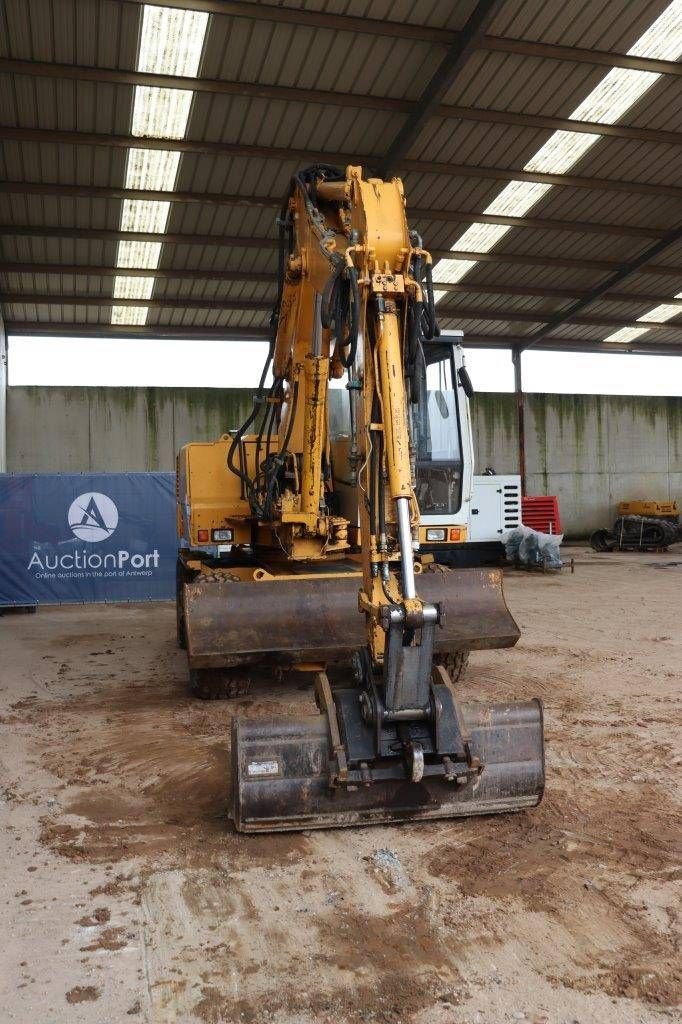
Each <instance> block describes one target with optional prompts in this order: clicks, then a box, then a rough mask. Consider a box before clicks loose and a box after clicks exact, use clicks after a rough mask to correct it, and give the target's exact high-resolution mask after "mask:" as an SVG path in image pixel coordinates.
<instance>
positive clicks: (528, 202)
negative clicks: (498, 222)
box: [483, 181, 552, 217]
mask: <svg viewBox="0 0 682 1024" xmlns="http://www.w3.org/2000/svg"><path fill="white" fill-rule="evenodd" d="M551 188H552V185H543V184H542V182H539V181H510V182H509V184H508V185H505V186H504V188H503V189H502V191H501V192H500V194H499V195H498V196H496V197H495V198H494V199H493V201H492V202H491V203H489V204H488V205H487V206H486V208H485V210H484V211H483V212H484V213H488V214H492V215H493V216H496V217H523V215H524V214H525V213H528V211H529V210H530V208H531V206H535V204H536V203H537V202H539V201H540V199H542V197H543V196H544V195H545V193H546V192H549V190H550V189H551Z"/></svg>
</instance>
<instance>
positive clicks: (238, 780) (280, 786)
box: [232, 700, 545, 832]
mask: <svg viewBox="0 0 682 1024" xmlns="http://www.w3.org/2000/svg"><path fill="white" fill-rule="evenodd" d="M461 710H462V714H463V717H464V722H465V725H466V727H467V729H468V731H469V732H470V736H471V752H472V754H473V755H474V756H475V757H478V758H480V760H481V761H482V762H483V764H484V768H483V771H482V773H481V775H479V776H478V777H477V778H476V779H475V780H474V781H470V782H468V783H466V785H464V786H458V785H457V784H456V783H454V782H447V781H446V780H445V779H443V778H433V777H431V778H426V777H425V778H424V779H422V781H421V782H411V781H408V780H407V779H404V780H401V779H390V780H386V781H376V782H373V783H372V784H371V785H369V786H360V787H359V788H357V789H355V790H349V789H348V788H346V787H344V786H338V787H336V788H334V789H331V788H330V786H329V782H328V778H329V769H330V762H331V751H330V741H329V735H328V727H327V719H326V716H324V715H321V716H317V717H310V718H299V719H263V720H248V719H241V720H240V719H235V720H234V722H233V726H232V773H233V775H232V779H233V797H234V824H235V827H236V828H237V829H238V830H239V831H240V832H282V831H295V830H297V829H310V828H339V827H344V826H352V825H373V824H379V823H385V822H400V821H412V820H421V819H428V818H456V817H464V816H471V815H475V814H499V813H502V812H505V811H518V810H521V809H523V808H525V807H534V806H535V805H536V804H538V803H539V802H540V800H541V798H542V792H543V788H544V781H545V767H544V747H543V733H542V705H541V703H540V701H539V700H532V701H527V702H514V703H508V704H484V703H481V704H473V703H472V704H462V705H461Z"/></svg>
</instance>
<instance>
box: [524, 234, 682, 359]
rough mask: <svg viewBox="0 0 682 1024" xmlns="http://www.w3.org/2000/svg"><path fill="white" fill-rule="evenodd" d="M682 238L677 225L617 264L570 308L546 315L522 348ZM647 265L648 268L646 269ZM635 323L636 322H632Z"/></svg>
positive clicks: (646, 270)
mask: <svg viewBox="0 0 682 1024" xmlns="http://www.w3.org/2000/svg"><path fill="white" fill-rule="evenodd" d="M680 241H682V228H678V229H677V230H675V231H671V232H670V233H669V234H668V236H667V238H664V239H662V240H661V241H659V242H656V244H655V245H652V246H650V248H648V249H647V250H646V251H645V252H643V253H641V254H640V255H639V256H637V257H636V258H635V259H634V260H630V261H628V262H627V263H621V264H620V265H618V266H617V267H616V268H615V270H614V271H613V273H611V274H609V276H608V277H607V278H606V280H605V281H602V283H601V284H599V285H596V287H594V288H592V289H591V290H590V291H589V292H588V293H587V295H585V296H584V297H583V298H582V299H578V300H577V301H576V302H574V303H572V305H570V306H569V307H568V308H567V309H564V310H562V311H561V312H560V313H554V314H553V315H552V316H550V317H547V319H546V320H545V322H544V324H543V325H542V327H539V328H537V329H536V330H534V331H532V332H531V334H530V337H529V338H528V339H527V340H526V342H525V343H524V344H523V345H522V346H521V348H522V350H523V349H526V348H532V347H534V346H536V345H537V343H538V341H542V340H544V339H545V338H546V337H547V335H548V334H550V333H551V332H552V331H555V330H556V329H557V328H558V327H561V326H562V325H563V324H565V323H568V322H569V321H572V320H573V319H574V317H575V315H576V314H577V313H582V311H583V310H584V309H587V307H588V306H590V305H591V304H592V303H593V302H595V301H596V300H597V299H601V298H603V297H604V295H605V294H606V293H607V292H609V291H612V290H613V288H614V286H615V285H618V284H621V283H622V282H623V281H626V280H627V279H628V278H629V277H631V276H632V275H633V274H637V273H643V272H645V273H646V272H649V271H651V270H652V269H653V268H652V266H651V261H652V260H654V259H655V258H656V257H657V256H661V255H663V254H664V253H666V252H667V251H668V250H669V249H671V248H673V246H675V245H677V244H678V243H679V242H680ZM647 268H648V269H647ZM656 272H657V273H658V272H660V268H656ZM630 326H634V325H632V324H631V325H630ZM641 326H642V327H644V328H645V329H646V330H648V329H649V327H650V326H651V325H650V324H649V323H648V322H646V323H643V324H642V325H641Z"/></svg>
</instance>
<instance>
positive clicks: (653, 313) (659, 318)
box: [637, 296, 682, 323]
mask: <svg viewBox="0 0 682 1024" xmlns="http://www.w3.org/2000/svg"><path fill="white" fill-rule="evenodd" d="M675 297H676V298H679V296H675ZM680 313H682V307H681V306H673V305H669V304H668V303H667V302H665V303H663V304H662V305H660V306H654V308H653V309H650V310H649V312H648V313H644V314H643V315H642V316H638V317H637V322H638V323H640V322H641V323H646V321H647V320H650V321H651V322H652V323H663V322H664V321H665V320H672V318H673V317H674V316H679V315H680Z"/></svg>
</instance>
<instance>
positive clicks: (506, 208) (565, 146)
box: [434, 0, 682, 340]
mask: <svg viewBox="0 0 682 1024" xmlns="http://www.w3.org/2000/svg"><path fill="white" fill-rule="evenodd" d="M628 53H629V54H631V55H633V56H641V57H653V58H658V59H661V60H676V59H677V58H678V57H679V56H680V54H682V0H672V3H670V4H669V5H668V7H666V9H665V10H664V11H663V13H662V14H661V15H660V16H659V17H658V18H657V19H656V21H654V23H653V24H652V25H650V26H649V28H648V29H647V31H646V32H645V33H644V34H643V35H642V36H640V38H639V39H638V40H637V42H636V43H635V44H634V46H632V47H631V49H630V50H628ZM659 78H660V75H659V74H655V73H652V72H649V71H636V70H634V69H630V68H612V69H611V70H610V71H609V72H608V74H606V75H605V76H604V78H602V80H601V81H600V82H599V83H598V84H597V85H596V86H595V87H594V89H592V91H591V92H590V93H589V94H588V95H587V96H586V97H585V99H584V100H583V101H582V102H581V103H579V104H578V106H577V107H576V108H575V110H574V111H573V113H572V114H571V115H570V118H571V120H575V121H596V122H600V123H602V124H614V123H615V122H616V121H618V120H619V119H620V118H621V117H623V115H624V114H626V113H627V111H628V110H630V109H631V107H632V106H633V105H634V104H635V103H637V102H638V101H639V100H640V99H641V98H642V96H644V94H645V93H646V92H647V90H648V89H650V88H651V86H652V85H653V84H654V82H656V81H657V80H658V79H659ZM600 138H602V136H601V135H597V134H594V133H588V132H567V131H557V132H553V133H552V134H551V135H550V137H549V138H548V139H547V141H546V142H545V143H544V145H542V146H541V147H540V149H539V150H538V151H537V153H535V154H534V155H533V156H532V157H531V158H530V160H529V161H528V162H527V163H526V164H525V166H524V168H523V169H524V171H530V172H535V173H545V174H565V173H566V172H567V171H569V170H570V169H571V167H573V166H575V164H576V163H577V162H578V161H579V160H581V159H582V157H583V156H584V155H585V154H586V153H587V152H588V150H589V149H590V148H591V147H592V146H594V145H595V144H596V143H597V142H598V141H599V139H600ZM553 187H554V186H553V185H543V184H541V183H533V182H523V181H511V182H509V184H508V185H506V186H505V187H504V188H503V189H502V191H501V192H500V193H499V195H498V196H497V197H496V199H494V200H493V201H492V202H491V203H489V205H488V206H487V207H486V208H485V210H484V211H483V212H484V213H485V214H488V215H493V216H495V215H497V216H507V217H523V216H524V215H525V214H526V213H527V212H528V211H529V210H530V209H531V208H532V207H533V206H534V205H535V204H536V203H537V202H538V201H539V200H540V199H541V198H542V196H544V195H545V193H546V192H548V191H549V189H550V188H553ZM487 227H491V225H484V224H479V223H475V224H472V225H471V226H470V227H469V228H467V230H466V231H465V232H464V234H463V235H461V236H460V238H458V239H457V241H456V242H455V243H454V245H453V246H452V247H451V251H452V252H457V251H465V252H468V251H475V252H489V251H490V250H491V249H492V248H493V246H495V245H496V244H497V243H498V242H499V241H500V240H501V239H502V238H503V237H504V236H505V235H506V234H507V231H509V230H510V228H509V227H501V228H500V230H499V231H497V232H496V231H486V230H485V229H486V228H487ZM444 262H445V263H451V262H452V261H450V260H447V261H443V260H441V261H439V262H438V263H437V264H436V265H435V267H434V275H435V276H436V277H439V278H441V279H442V280H448V281H449V280H450V276H444V275H446V274H447V275H449V274H450V271H449V270H448V269H447V268H443V269H441V268H442V264H443V263H444ZM475 266H476V262H475V261H469V262H466V261H461V262H460V263H459V266H458V269H457V270H456V271H453V273H454V274H456V275H457V276H456V277H455V278H453V280H457V281H459V280H461V279H462V278H463V277H464V276H465V275H466V274H467V273H468V272H469V271H470V270H471V269H472V268H473V267H475ZM443 294H444V293H443V292H439V293H437V296H438V297H437V299H436V301H438V299H439V298H441V297H442V295H443ZM640 319H641V318H640ZM652 319H653V317H652ZM633 330H634V328H633ZM637 333H638V334H639V333H641V330H639V329H637ZM608 340H612V339H608ZM618 340H621V339H620V338H619V339H618Z"/></svg>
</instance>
